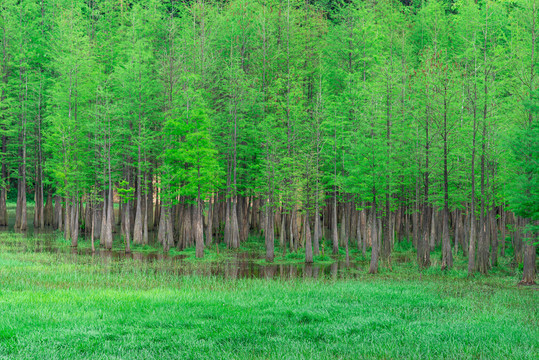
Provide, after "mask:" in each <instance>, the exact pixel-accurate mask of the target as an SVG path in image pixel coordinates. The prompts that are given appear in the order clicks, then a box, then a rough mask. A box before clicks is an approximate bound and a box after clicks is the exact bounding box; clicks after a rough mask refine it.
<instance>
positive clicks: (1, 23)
mask: <svg viewBox="0 0 539 360" xmlns="http://www.w3.org/2000/svg"><path fill="white" fill-rule="evenodd" d="M538 11H539V10H538V9H537V4H536V0H515V1H510V2H507V1H479V2H476V1H469V0H461V1H439V0H431V1H421V2H412V4H409V2H406V4H404V5H403V4H402V3H401V2H398V1H392V0H388V1H370V0H365V1H360V0H356V1H347V2H343V3H335V2H329V3H325V2H324V3H318V2H315V1H312V0H311V1H309V0H304V1H299V0H286V1H284V0H280V1H277V0H257V1H247V0H233V1H226V2H217V1H215V2H212V1H204V0H193V1H186V2H180V1H174V0H170V1H161V0H150V1H133V2H127V3H126V2H123V1H108V0H104V1H93V0H90V1H82V0H55V1H50V2H43V1H36V0H20V1H14V0H13V1H10V0H4V1H3V2H2V4H1V7H0V42H1V49H2V52H1V57H2V59H1V60H2V64H1V79H2V81H1V91H2V95H1V102H0V136H1V147H2V150H1V159H0V161H1V167H2V168H1V180H0V181H1V186H0V225H6V224H7V208H6V201H7V198H8V192H10V191H11V190H12V189H14V188H15V187H16V188H17V191H16V192H17V208H16V223H15V227H16V229H19V230H25V229H26V227H27V222H28V221H29V220H28V219H27V209H26V206H27V205H26V204H27V201H26V200H27V199H26V196H27V192H30V191H33V193H34V195H33V197H34V199H35V209H34V219H33V221H34V226H36V227H38V228H39V227H44V226H54V227H55V228H58V229H61V230H62V231H64V234H65V237H66V239H71V242H72V245H73V246H76V245H77V242H78V237H79V232H80V231H81V229H84V231H86V232H87V233H88V234H89V236H90V238H91V240H92V244H93V241H94V238H99V239H100V243H101V244H102V245H103V246H105V247H106V248H111V246H112V234H113V231H115V230H114V225H115V223H116V222H119V223H120V224H121V232H122V234H123V235H124V237H125V241H126V250H127V251H129V246H130V243H131V242H133V243H135V244H145V243H148V241H149V240H148V238H149V233H151V230H152V229H154V228H155V229H157V234H158V236H157V238H158V241H159V242H160V243H161V244H162V245H163V247H164V249H165V250H168V249H169V248H171V247H173V246H177V247H179V248H184V247H188V246H196V254H197V256H199V257H201V256H203V253H204V248H205V247H207V246H210V245H211V244H212V243H214V242H221V241H224V242H225V243H226V244H227V245H228V246H229V247H231V248H236V247H238V246H239V245H240V243H241V242H242V241H245V240H246V239H247V237H248V236H249V234H250V233H252V232H259V233H261V234H263V235H264V237H265V244H266V259H267V260H268V261H272V260H273V258H274V244H275V240H277V239H278V241H279V243H280V248H281V249H283V251H287V250H290V251H297V249H298V248H299V247H304V248H305V253H306V261H307V262H312V259H313V255H317V254H319V252H320V247H321V245H320V244H321V241H322V240H323V239H327V240H330V241H331V244H332V250H333V253H335V254H337V253H338V252H339V249H340V248H344V250H345V252H346V255H347V258H348V253H349V246H350V244H353V246H357V247H358V248H359V249H360V250H361V251H362V252H363V253H365V252H366V250H367V249H368V248H369V247H371V248H372V251H371V263H370V269H369V271H370V272H371V273H376V272H377V270H378V266H379V262H380V260H381V261H382V262H385V263H386V264H387V265H388V266H390V261H391V251H392V247H393V244H394V243H395V241H401V240H403V239H408V240H409V241H412V242H413V244H414V246H415V247H416V248H417V261H418V263H419V265H420V266H421V267H428V266H430V254H431V252H432V251H433V250H434V249H435V247H437V246H440V247H441V249H442V262H441V264H442V265H441V266H442V268H444V269H449V268H451V267H452V266H453V256H454V254H455V253H456V252H457V251H463V252H464V254H465V255H467V256H468V258H469V266H468V270H469V273H470V274H473V273H474V272H475V271H480V272H482V273H485V272H487V271H488V270H489V269H490V267H492V266H495V265H496V263H497V257H498V254H500V253H501V254H502V255H504V251H505V247H506V238H511V243H512V244H511V245H512V248H513V250H514V257H515V261H516V262H517V263H520V262H523V263H524V267H525V274H524V281H525V282H533V281H534V278H535V269H536V264H535V256H536V255H535V254H536V249H535V246H534V244H533V238H534V236H535V237H536V235H534V234H536V232H535V233H534V231H536V227H534V226H535V225H537V221H538V220H539V219H538V214H539V211H537V203H538V202H537V189H538V188H539V186H537V181H538V178H537V176H538V175H537V169H538V168H539V166H537V156H538V155H537V134H536V133H537V121H536V117H537V115H536V114H537V109H536V108H535V107H534V100H533V94H534V92H535V91H536V89H537V87H538V85H539V76H538V75H537V74H536V72H537V69H536V64H537V60H538V56H539V55H538V54H539V52H538V50H539V49H538V44H537V41H538V39H537V33H538V29H537V26H538V25H537V22H538V21H539V13H538ZM534 129H535V130H534ZM533 136H535V138H534V137H533ZM515 139H517V140H515ZM115 201H116V202H119V203H120V204H119V206H120V210H119V212H118V214H115V211H114V202H115ZM115 217H116V218H115Z"/></svg>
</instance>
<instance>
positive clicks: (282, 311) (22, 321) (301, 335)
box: [0, 239, 539, 359]
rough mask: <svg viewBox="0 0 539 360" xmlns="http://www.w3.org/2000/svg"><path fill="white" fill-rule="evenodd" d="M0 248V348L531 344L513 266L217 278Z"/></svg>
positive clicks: (202, 350)
mask: <svg viewBox="0 0 539 360" xmlns="http://www.w3.org/2000/svg"><path fill="white" fill-rule="evenodd" d="M19 241H21V239H19ZM6 249H7V248H6V247H3V248H0V359H298V358H299V359H362V358H381V359H401V358H412V359H429V358H445V359H456V358H459V359H461V358H470V359H481V358H483V359H537V358H538V356H539V349H538V346H539V340H538V339H539V327H538V324H539V321H538V320H539V296H538V295H539V293H538V292H537V288H529V287H518V286H516V283H517V282H518V276H519V274H505V275H504V276H502V275H500V274H494V275H489V276H476V277H475V278H473V279H468V278H467V277H466V274H465V271H461V270H459V269H455V270H452V271H449V272H441V271H440V270H439V268H435V267H433V268H431V269H429V270H427V271H424V272H422V273H421V274H420V273H418V271H417V268H416V267H415V266H413V265H412V264H408V263H405V264H399V265H397V264H396V265H395V266H394V269H393V271H390V270H389V269H387V268H382V269H381V273H380V274H379V275H376V276H372V275H367V274H366V273H365V271H364V270H357V269H356V270H350V272H356V274H352V275H355V276H357V279H354V280H352V279H346V277H345V279H341V280H332V279H330V278H324V279H319V280H300V279H298V280H288V281H284V280H258V279H242V280H225V279H223V278H219V277H196V276H178V275H177V274H176V272H177V270H179V268H180V267H184V266H193V267H196V266H197V264H196V263H190V262H185V263H178V262H173V261H171V260H161V261H155V262H150V263H148V262H139V261H134V260H131V259H128V260H122V261H115V260H112V259H107V258H101V257H94V258H92V257H91V256H70V255H69V254H66V253H47V252H43V253H32V252H16V251H6ZM401 250H402V251H403V252H404V253H406V251H408V250H406V249H401Z"/></svg>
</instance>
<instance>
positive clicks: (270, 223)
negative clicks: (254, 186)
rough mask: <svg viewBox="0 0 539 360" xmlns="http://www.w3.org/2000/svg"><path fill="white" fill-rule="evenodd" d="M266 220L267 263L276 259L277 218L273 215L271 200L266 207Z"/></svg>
mask: <svg viewBox="0 0 539 360" xmlns="http://www.w3.org/2000/svg"><path fill="white" fill-rule="evenodd" d="M264 212H265V220H264V226H265V230H264V238H265V243H266V261H267V262H273V259H274V258H275V250H274V246H275V245H274V244H275V236H274V221H275V216H274V214H273V204H272V202H271V198H270V199H269V200H268V201H267V203H266V206H265V210H264Z"/></svg>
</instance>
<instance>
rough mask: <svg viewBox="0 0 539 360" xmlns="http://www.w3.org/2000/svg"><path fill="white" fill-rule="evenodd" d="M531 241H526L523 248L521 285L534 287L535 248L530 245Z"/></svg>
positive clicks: (535, 271) (535, 270)
mask: <svg viewBox="0 0 539 360" xmlns="http://www.w3.org/2000/svg"><path fill="white" fill-rule="evenodd" d="M532 241H533V240H528V241H526V245H525V247H524V268H523V272H522V281H521V282H520V284H522V285H534V284H535V275H536V273H537V269H536V249H535V248H536V246H534V245H533V243H532Z"/></svg>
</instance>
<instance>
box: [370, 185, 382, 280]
mask: <svg viewBox="0 0 539 360" xmlns="http://www.w3.org/2000/svg"><path fill="white" fill-rule="evenodd" d="M373 192H374V191H373ZM376 225H377V221H376V196H374V197H373V202H372V208H371V244H372V252H371V262H370V265H369V274H376V273H377V272H378V258H379V252H380V245H379V242H378V231H377V229H376V228H377V226H376Z"/></svg>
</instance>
